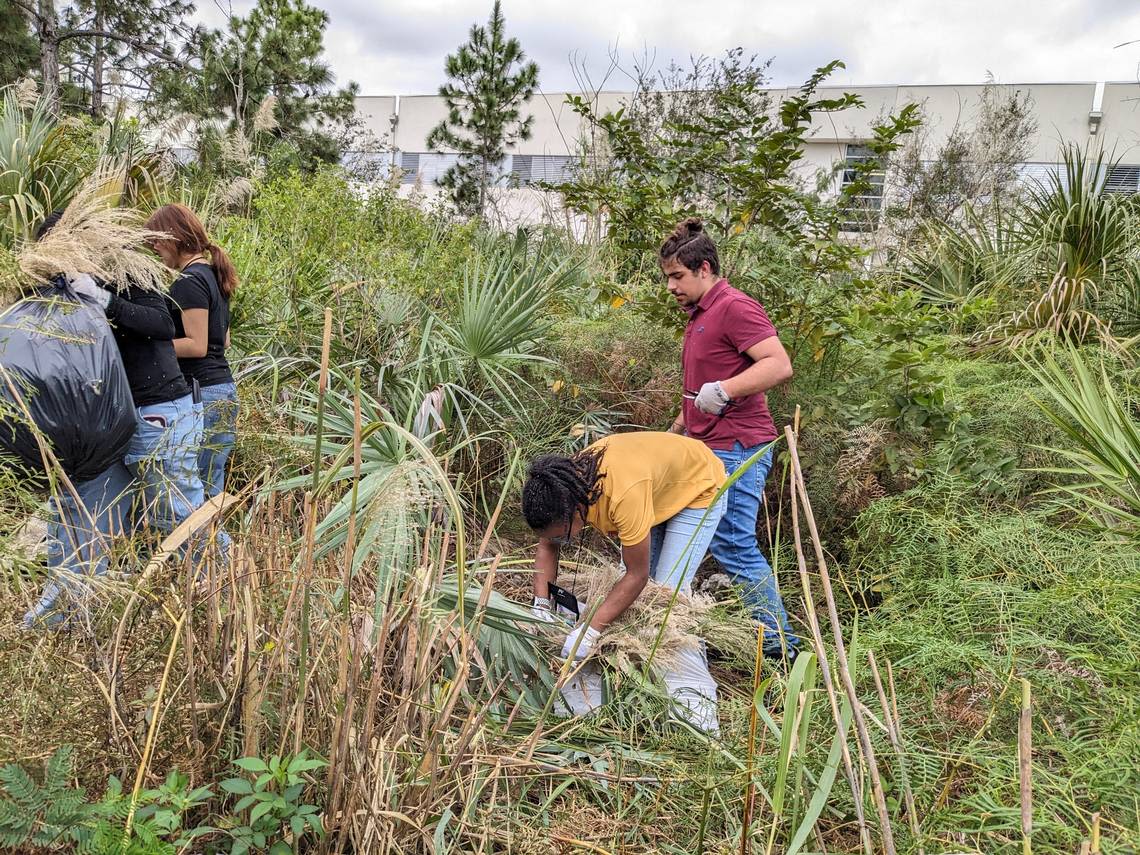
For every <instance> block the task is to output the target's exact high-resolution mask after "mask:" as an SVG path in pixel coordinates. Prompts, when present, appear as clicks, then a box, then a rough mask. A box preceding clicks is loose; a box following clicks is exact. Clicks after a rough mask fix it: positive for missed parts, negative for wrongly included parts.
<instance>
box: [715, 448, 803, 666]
mask: <svg viewBox="0 0 1140 855" xmlns="http://www.w3.org/2000/svg"><path fill="white" fill-rule="evenodd" d="M764 445H767V443H764V444H762V445H755V446H753V447H751V448H745V447H744V446H743V445H741V444H740V443H739V442H737V443H736V444H735V445H734V446H733V447H732V449H731V450H723V451H722V450H718V449H715V448H714V449H712V452H713V454H715V455H716V456H717V457H719V458H720V459H721V461H722V462H723V463H724V469H725V472H727V473H728V475H729V476H730V477H731V476H732V474H733V473H734V472H735V471H736V470H737V469H739V468H740V466H741V465H742V464H743V463H744V461H746V460H747V459H748V458H749V457H751V456H752V455H753V454H755V453H756V452H758V451H759V450H760V449H761V448H763V447H764ZM771 468H772V452H771V450H769V451H768V452H767V453H766V454H764V455H763V456H762V457H761V458H760V459H759V460H757V461H756V463H755V464H754V465H753V466H752V468H751V469H749V470H748V471H747V472H745V473H744V474H743V475H741V476H740V479H739V480H738V481H737V482H736V483H735V484H733V485H732V486H731V487H730V488H729V490H728V494H727V497H728V510H727V511H726V512H725V515H724V518H723V519H722V520H721V521H720V527H719V528H717V530H716V536H715V537H713V540H712V544H711V547H710V551H711V552H712V554H713V557H714V558H715V559H716V560H717V562H718V563H719V564H720V566H721V567H723V568H724V572H725V573H727V574H728V575H729V577H730V578H731V579H732V581H733V582H734V583H735V584H737V585H740V586H741V587H742V588H743V589H744V590H743V595H744V602H745V603H746V604H747V605H748V606H749V607H750V608H751V609H752V616H753V617H754V618H756V619H757V620H759V621H760V622H761V623H763V624H764V652H765V653H767V654H768V655H770V656H779V655H780V653H781V651H782V648H783V647H784V646H786V647H788V648H789V649H792V648H795V647H797V646H798V645H799V639H798V638H796V636H795V635H793V634H792V629H791V626H790V625H789V624H788V613H787V612H786V611H785V610H784V601H783V599H782V598H781V597H780V589H779V587H778V586H777V584H776V575H775V574H774V573H773V572H772V567H771V565H769V564H768V559H766V558H765V557H764V555H763V553H761V552H760V544H759V543H757V541H756V518H757V517H758V516H759V513H760V500H761V497H762V496H763V495H764V482H765V481H766V480H767V479H768V470H769V469H771ZM781 634H782V635H783V638H782V639H781Z"/></svg>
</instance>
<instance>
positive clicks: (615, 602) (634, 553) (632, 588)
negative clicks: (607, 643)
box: [590, 537, 649, 630]
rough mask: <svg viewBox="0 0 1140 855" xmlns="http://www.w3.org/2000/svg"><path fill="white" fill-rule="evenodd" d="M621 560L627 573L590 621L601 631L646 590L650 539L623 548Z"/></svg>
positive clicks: (618, 581)
mask: <svg viewBox="0 0 1140 855" xmlns="http://www.w3.org/2000/svg"><path fill="white" fill-rule="evenodd" d="M621 560H622V563H623V564H625V573H624V574H623V575H622V577H621V578H620V579H618V580H617V582H615V583H614V586H613V587H612V588H610V592H609V593H608V594H606V598H605V599H604V600H602V604H601V605H600V606H598V610H597V611H596V612H595V613H594V618H593V620H591V621H590V626H592V627H593V628H594V629H598V630H601V629H605V628H606V627H607V626H609V625H610V624H611V623H612V622H613V621H614V620H616V619H617V618H618V616H619V615H621V613H622V612H624V611H625V610H626V609H628V608H629V606H630V603H632V602H633V601H634V600H636V599H637V597H638V595H639V594H640V593H641V592H642V590H644V588H645V583H646V582H648V581H649V538H648V537H647V538H645V539H644V540H643V541H641V543H636V544H634V545H633V546H623V547H622V548H621Z"/></svg>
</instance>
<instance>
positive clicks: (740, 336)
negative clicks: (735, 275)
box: [681, 279, 776, 450]
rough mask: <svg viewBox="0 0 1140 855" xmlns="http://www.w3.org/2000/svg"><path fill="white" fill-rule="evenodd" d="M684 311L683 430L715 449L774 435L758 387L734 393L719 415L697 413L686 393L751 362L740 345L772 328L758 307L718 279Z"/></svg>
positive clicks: (763, 336) (757, 441)
mask: <svg viewBox="0 0 1140 855" xmlns="http://www.w3.org/2000/svg"><path fill="white" fill-rule="evenodd" d="M686 311H687V312H688V313H689V324H688V326H686V327H685V344H684V347H683V349H682V351H681V367H682V368H683V369H684V375H685V381H684V382H685V397H684V398H682V399H681V406H682V412H683V413H684V416H685V429H686V430H687V432H688V434H689V436H691V437H693V438H694V439H699V440H700V441H701V442H703V443H704V444H705V445H707V446H708V447H709V448H714V449H718V450H726V449H731V448H732V447H733V444H734V443H735V442H738V441H739V442H740V444H741V445H743V446H744V447H745V448H751V447H752V446H754V445H759V444H760V443H762V442H770V441H771V440H773V439H775V438H776V425H775V423H774V422H773V421H772V414H771V413H770V412H768V401H767V400H766V399H765V397H764V393H763V392H760V393H758V394H756V395H749V396H747V397H745V398H738V399H734V400H733V402H732V403H731V404H729V405H728V408H727V409H726V410H725V411H724V413H723V414H721V415H719V416H711V415H709V414H708V413H702V412H701V411H700V410H698V409H697V408H696V406H695V405H694V404H693V401H692V399H691V398H690V397H689V396H690V395H696V394H697V393H698V392H699V391H700V390H701V386H703V385H704V384H705V383H711V382H713V381H714V380H727V379H728V378H729V377H735V376H736V375H737V374H739V373H740V372H741V371H743V370H744V369H745V368H748V367H749V366H750V365H752V359H750V358H749V357H748V355H747V354H746V353H745V351H746V350H748V348H750V347H752V346H753V345H755V344H758V343H759V342H762V341H764V339H766V338H771V337H772V336H774V335H775V334H776V328H775V327H774V326H772V322H771V321H770V320H768V315H767V314H765V312H764V308H763V307H762V306H761V305H760V304H759V303H757V302H756V301H755V300H753V299H752V298H751V297H749V296H748V295H747V294H745V293H744V292H742V291H737V290H736V289H735V288H733V287H732V286H731V285H729V284H728V280H727V279H721V280H719V281H718V282H717V283H716V284H715V285H713V286H712V287H711V288H710V289H709V290H708V291H706V292H705V295H704V296H703V297H701V299H700V302H698V303H697V305H696V306H693V307H689V308H687V309H686Z"/></svg>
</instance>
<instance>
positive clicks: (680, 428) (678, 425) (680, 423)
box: [669, 410, 685, 435]
mask: <svg viewBox="0 0 1140 855" xmlns="http://www.w3.org/2000/svg"><path fill="white" fill-rule="evenodd" d="M669 433H679V434H682V435H684V433H685V411H684V410H682V411H681V412H679V413H677V418H675V419H673V424H671V425H669Z"/></svg>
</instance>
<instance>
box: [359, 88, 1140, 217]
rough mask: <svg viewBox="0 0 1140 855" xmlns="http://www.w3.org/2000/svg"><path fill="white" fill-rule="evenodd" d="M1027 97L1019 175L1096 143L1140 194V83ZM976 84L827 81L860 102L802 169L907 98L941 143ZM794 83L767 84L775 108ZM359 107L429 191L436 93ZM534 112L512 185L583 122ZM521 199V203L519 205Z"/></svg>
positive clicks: (829, 91) (559, 167) (556, 109)
mask: <svg viewBox="0 0 1140 855" xmlns="http://www.w3.org/2000/svg"><path fill="white" fill-rule="evenodd" d="M1001 88H1002V89H1004V90H1016V91H1018V92H1020V93H1022V94H1025V95H1028V96H1029V97H1030V99H1031V103H1032V110H1033V113H1034V118H1035V119H1036V122H1037V133H1036V135H1035V138H1034V139H1033V140H1032V142H1031V151H1030V154H1029V159H1028V160H1027V161H1026V162H1025V163H1024V164H1023V165H1022V171H1023V172H1024V173H1025V174H1027V175H1037V176H1039V175H1041V174H1043V173H1044V172H1045V170H1047V169H1049V168H1050V167H1052V166H1053V165H1054V164H1056V163H1057V161H1058V159H1059V150H1060V148H1061V146H1062V144H1065V143H1076V144H1077V145H1080V146H1085V145H1088V146H1090V147H1092V148H1097V147H1103V148H1104V150H1105V151H1106V152H1109V153H1111V154H1112V155H1113V156H1114V157H1115V158H1119V159H1120V164H1119V165H1118V166H1117V167H1116V168H1115V169H1114V170H1113V171H1112V174H1110V176H1109V179H1108V180H1109V186H1110V187H1111V188H1113V189H1114V190H1117V191H1118V192H1129V193H1135V192H1140V84H1138V83H1136V82H1109V83H1095V82H1084V83H1029V84H1003V85H1002V86H1001ZM983 89H984V84H971V85H964V86H953V85H931V86H856V87H826V88H822V89H820V90H819V95H820V96H821V97H828V96H830V97H834V96H836V95H838V94H840V93H842V92H853V93H855V94H857V95H859V96H860V97H861V98H862V100H863V106H862V107H859V108H856V109H850V110H844V111H842V112H837V113H829V114H820V115H818V116H817V117H816V119H815V121H814V122H813V126H812V128H811V132H810V141H809V143H808V144H807V146H806V148H805V152H804V155H805V156H804V160H803V163H802V167H801V169H802V170H803V171H804V172H805V173H806V174H808V175H814V174H815V173H816V172H818V171H819V170H833V169H834V168H835V167H836V166H837V164H840V163H843V162H853V161H855V160H858V159H859V158H860V157H861V156H862V155H863V153H864V150H863V149H862V146H863V145H864V144H865V143H866V142H867V140H868V139H869V138H870V137H871V126H872V125H873V124H874V122H875V121H876V120H878V119H880V118H882V117H885V116H887V115H888V114H890V113H893V112H896V111H897V110H899V109H901V108H902V107H903V106H904V105H906V104H908V103H917V104H919V105H920V106H921V107H922V108H923V111H924V113H925V116H926V125H925V141H926V143H927V144H928V145H929V146H931V148H932V149H933V148H935V147H937V146H938V145H939V144H940V143H942V142H943V141H944V140H945V138H946V136H947V134H949V133H950V132H951V130H952V129H953V128H954V127H955V125H959V124H962V125H968V123H969V122H971V121H972V120H973V117H974V116H976V114H977V111H978V106H979V99H980V97H981V95H982V92H983ZM796 91H797V90H796V89H794V88H789V89H774V90H771V91H770V93H769V94H770V96H771V98H772V102H773V107H774V108H775V107H778V105H779V102H780V101H781V100H782V99H783V98H785V97H787V96H789V95H792V94H795V93H796ZM628 97H629V94H628V93H623V92H603V93H600V94H599V95H598V96H597V108H598V110H599V112H606V111H610V110H616V109H617V108H618V107H620V106H621V105H622V103H623V102H624V101H625V100H626V99H628ZM357 112H358V114H359V115H360V117H361V118H362V119H363V120H364V122H365V124H366V125H367V127H368V128H369V129H370V130H372V131H373V132H374V133H375V134H376V135H377V137H380V138H382V139H385V140H386V141H387V144H388V146H390V147H391V149H392V152H391V154H386V155H383V156H381V157H382V158H383V159H384V161H385V162H386V163H387V164H390V165H395V166H398V167H400V168H401V170H402V173H403V177H402V179H401V180H402V181H403V182H404V183H405V184H408V185H413V184H418V185H420V186H422V187H423V188H424V189H425V190H427V191H429V192H430V188H431V187H432V186H433V185H434V182H435V179H436V178H437V177H438V176H440V175H442V174H443V172H444V171H445V170H446V169H447V168H448V167H449V166H450V165H451V164H452V163H454V162H455V155H451V154H443V153H435V152H430V151H429V150H428V147H427V143H426V140H427V135H428V133H429V132H430V130H431V129H432V128H433V127H434V126H435V125H437V124H438V123H439V122H440V121H442V120H443V118H444V117H445V115H446V110H445V107H444V103H443V99H441V98H440V97H438V96H436V95H412V96H362V97H359V98H357ZM530 112H531V113H532V114H533V116H534V128H533V134H532V136H531V138H530V139H529V140H527V141H525V142H522V143H520V144H519V145H518V146H516V147H515V148H514V149H512V150H510V152H509V156H508V162H507V163H506V164H505V165H504V171H505V172H507V173H513V174H514V175H515V176H516V178H517V181H518V183H519V184H521V185H524V187H525V185H527V184H530V183H533V182H536V181H544V180H546V181H549V180H557V179H558V178H560V177H561V176H562V175H563V174H565V171H566V169H567V167H568V165H569V163H570V162H571V158H572V154H573V152H574V151H576V143H577V141H578V140H579V139H580V138H581V136H582V134H583V133H584V131H585V128H584V127H583V124H582V122H581V119H580V118H579V117H578V116H577V114H575V113H574V112H573V111H572V110H571V109H570V108H569V106H567V104H566V93H563V92H554V93H545V94H541V95H536V96H535V97H534V98H533V99H532V100H531V102H530ZM511 193H512V195H513V196H515V197H516V198H515V199H514V200H513V201H512V204H511V207H512V208H514V209H516V210H517V211H518V214H519V215H520V217H521V218H522V219H524V220H525V219H530V218H532V217H533V216H535V215H536V214H537V213H538V211H539V209H540V208H542V207H543V205H544V203H543V202H542V200H541V198H540V194H536V193H533V192H532V193H530V195H529V207H530V208H532V209H533V210H532V211H531V212H530V213H528V212H527V210H526V209H527V208H528V201H527V200H528V195H527V193H526V191H525V190H516V191H511ZM520 206H521V207H520Z"/></svg>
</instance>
